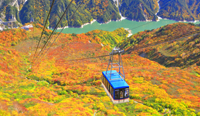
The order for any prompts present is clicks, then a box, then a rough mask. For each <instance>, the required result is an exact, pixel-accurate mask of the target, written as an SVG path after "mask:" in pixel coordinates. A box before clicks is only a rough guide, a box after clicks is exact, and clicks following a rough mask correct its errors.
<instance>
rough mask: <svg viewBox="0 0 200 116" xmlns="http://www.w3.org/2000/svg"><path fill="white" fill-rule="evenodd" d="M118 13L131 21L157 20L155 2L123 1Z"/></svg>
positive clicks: (156, 5) (152, 0)
mask: <svg viewBox="0 0 200 116" xmlns="http://www.w3.org/2000/svg"><path fill="white" fill-rule="evenodd" d="M120 11H121V13H122V16H124V17H127V18H128V19H131V20H137V21H146V20H153V21H155V20H157V16H156V15H155V14H156V12H157V11H158V3H157V0H123V1H122V2H121V6H120Z"/></svg>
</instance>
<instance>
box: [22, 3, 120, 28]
mask: <svg viewBox="0 0 200 116" xmlns="http://www.w3.org/2000/svg"><path fill="white" fill-rule="evenodd" d="M51 2H52V0H39V1H37V2H35V5H36V6H35V8H34V0H29V1H27V2H26V4H25V5H24V7H23V8H22V10H21V11H20V19H21V21H22V23H23V24H24V23H27V22H30V21H31V20H32V19H34V20H35V22H36V23H40V24H44V21H45V20H44V19H46V17H47V13H48V11H49V8H50V4H51ZM69 3H70V0H57V1H55V4H54V6H53V9H52V12H51V14H50V19H49V24H48V25H50V27H55V26H56V24H57V22H58V21H59V19H60V17H61V15H62V14H63V13H64V11H65V9H66V8H67V6H68V5H69ZM79 4H81V1H79V0H75V1H74V2H73V3H72V5H71V6H70V8H69V10H68V12H67V13H66V15H65V16H64V18H63V19H62V21H61V23H60V24H59V27H64V26H74V27H80V26H81V25H83V24H85V23H88V22H91V21H92V20H93V19H96V20H97V21H98V22H102V23H105V22H108V21H109V20H118V19H120V18H121V17H120V15H119V11H118V9H117V7H116V6H115V5H114V3H113V1H112V0H89V1H85V2H84V3H83V4H82V5H81V6H80V8H79V9H78V10H77V12H76V14H75V16H74V17H72V18H71V16H72V15H73V14H74V12H75V10H76V8H77V7H78V5H79ZM41 11H43V12H41Z"/></svg>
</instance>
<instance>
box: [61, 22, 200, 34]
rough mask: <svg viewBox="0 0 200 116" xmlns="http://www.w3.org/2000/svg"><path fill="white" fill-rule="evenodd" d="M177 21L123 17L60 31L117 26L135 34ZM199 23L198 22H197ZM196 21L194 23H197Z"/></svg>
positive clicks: (72, 31)
mask: <svg viewBox="0 0 200 116" xmlns="http://www.w3.org/2000/svg"><path fill="white" fill-rule="evenodd" d="M176 22H177V21H174V20H168V19H160V21H157V22H156V21H152V22H137V21H130V20H127V19H124V20H122V21H111V22H109V23H107V24H101V23H98V22H97V21H95V22H94V23H92V24H88V25H85V26H83V28H65V29H64V30H63V31H62V33H75V34H80V33H86V32H88V31H92V30H96V29H98V30H105V31H114V30H116V29H117V28H121V27H123V28H127V29H129V30H131V32H132V34H135V33H137V32H140V31H144V30H151V29H156V28H159V27H161V26H164V25H167V24H172V23H176ZM197 23H199V22H197ZM197 23H196V24H197ZM60 30H61V29H58V30H57V32H60Z"/></svg>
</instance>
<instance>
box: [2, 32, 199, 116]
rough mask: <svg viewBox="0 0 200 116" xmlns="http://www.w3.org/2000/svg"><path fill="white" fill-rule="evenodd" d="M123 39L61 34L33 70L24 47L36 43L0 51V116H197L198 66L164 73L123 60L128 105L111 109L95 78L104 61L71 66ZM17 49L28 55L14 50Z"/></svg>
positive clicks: (134, 59)
mask: <svg viewBox="0 0 200 116" xmlns="http://www.w3.org/2000/svg"><path fill="white" fill-rule="evenodd" d="M38 30H41V29H39V28H38ZM4 33H5V32H4ZM141 33H143V34H145V33H147V32H141ZM126 34H127V33H126V31H124V30H123V29H119V30H116V31H113V32H106V31H99V30H96V31H92V32H88V33H86V34H76V35H73V34H61V35H60V37H59V38H58V39H57V40H56V41H55V42H54V43H53V41H52V40H51V42H50V43H52V46H51V47H50V49H49V50H48V51H47V53H46V54H44V56H42V57H40V58H39V59H38V60H36V62H34V64H32V62H31V61H32V59H33V58H34V52H35V51H34V50H35V49H34V50H33V49H30V50H29V49H28V48H29V46H27V45H26V44H28V45H29V44H30V41H31V42H32V44H33V48H35V46H36V45H37V43H36V42H35V41H37V38H36V39H24V40H20V41H19V42H18V43H17V44H16V45H15V46H0V59H1V61H0V77H1V81H0V106H1V107H0V115H35V116H38V115H52V116H57V115H84V116H93V115H94V114H95V115H97V116H102V115H108V116H111V115H120V116H121V115H122V116H123V115H124V116H125V115H138V116H144V115H188V116H189V115H194V116H195V115H197V116H198V115H199V113H198V112H199V109H200V106H199V104H200V96H199V92H200V91H199V89H200V85H199V82H200V80H199V79H200V78H199V77H200V73H199V70H200V68H199V66H198V65H196V66H191V67H187V68H184V69H182V68H179V67H165V66H163V65H161V64H159V63H157V62H155V61H151V60H149V59H147V58H143V57H140V56H139V55H138V54H135V53H136V52H135V53H131V54H125V55H123V56H122V59H123V63H124V68H125V75H126V82H127V83H128V84H129V86H130V102H128V103H124V104H116V105H114V104H112V102H111V101H110V99H109V97H108V96H107V95H106V93H105V91H104V89H103V88H102V86H101V75H102V74H101V72H102V71H105V70H106V67H107V63H108V57H102V58H91V59H84V60H74V59H81V58H87V57H96V56H100V55H107V54H109V52H110V51H109V50H110V49H111V46H114V45H116V44H118V43H120V42H121V41H122V40H123V39H122V38H123V37H124V36H126ZM27 35H28V36H30V35H34V34H31V32H29V33H27ZM36 35H37V34H36ZM54 36H56V35H54ZM112 36H115V37H116V38H118V39H115V38H113V37H112ZM134 36H136V35H133V36H132V38H133V37H134ZM137 37H139V36H137ZM137 37H136V38H137ZM138 40H139V39H138ZM144 40H145V39H144ZM42 41H44V40H42ZM163 41H164V40H163ZM21 43H23V47H24V49H25V48H27V49H26V50H29V51H28V52H24V51H23V49H18V48H19V47H20V46H21ZM150 43H153V41H152V42H150ZM102 44H103V45H102ZM41 45H43V43H42V44H41ZM39 49H41V48H39ZM127 49H128V47H127Z"/></svg>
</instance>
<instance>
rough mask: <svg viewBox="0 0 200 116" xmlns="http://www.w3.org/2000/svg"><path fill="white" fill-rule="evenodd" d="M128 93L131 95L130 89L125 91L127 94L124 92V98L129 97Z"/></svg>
mask: <svg viewBox="0 0 200 116" xmlns="http://www.w3.org/2000/svg"><path fill="white" fill-rule="evenodd" d="M128 93H129V92H128V88H126V89H125V92H124V97H125V98H126V97H128Z"/></svg>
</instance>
